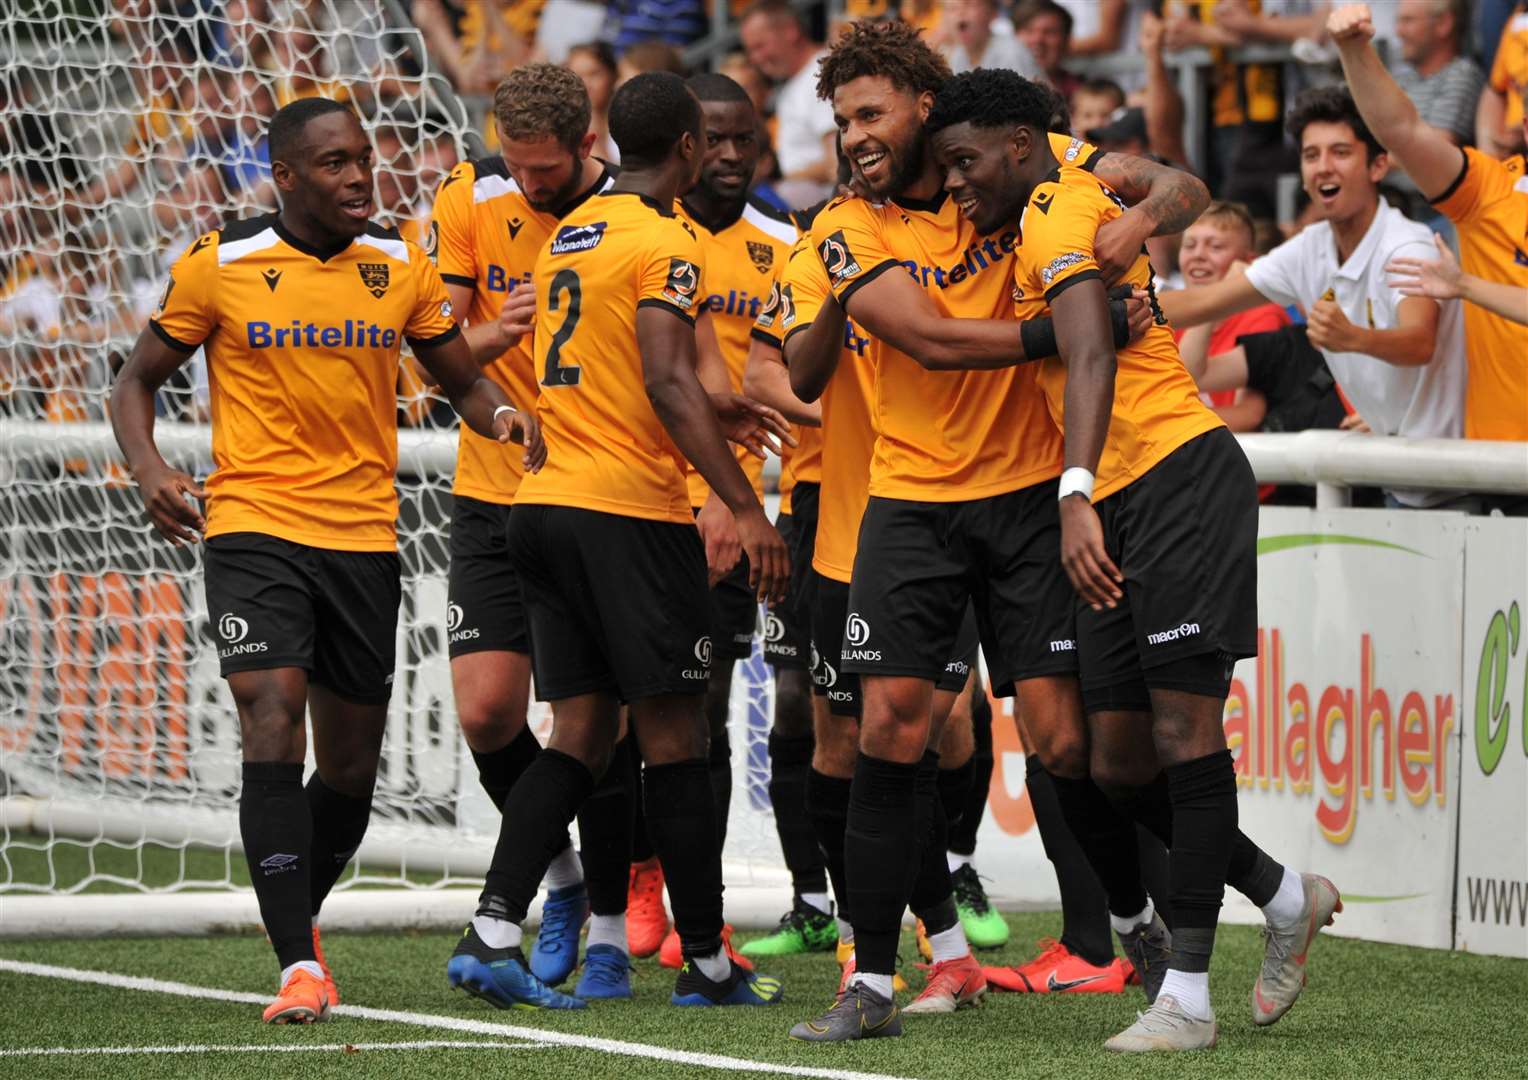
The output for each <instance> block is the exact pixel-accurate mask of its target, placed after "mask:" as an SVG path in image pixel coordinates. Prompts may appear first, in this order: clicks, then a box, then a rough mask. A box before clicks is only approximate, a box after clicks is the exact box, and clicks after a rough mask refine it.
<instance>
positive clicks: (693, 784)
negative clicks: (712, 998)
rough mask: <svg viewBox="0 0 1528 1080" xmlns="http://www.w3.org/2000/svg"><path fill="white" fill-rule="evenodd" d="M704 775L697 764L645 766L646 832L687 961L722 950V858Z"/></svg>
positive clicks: (713, 806) (696, 761)
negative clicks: (664, 885) (665, 887)
mask: <svg viewBox="0 0 1528 1080" xmlns="http://www.w3.org/2000/svg"><path fill="white" fill-rule="evenodd" d="M708 772H709V768H708V766H707V763H706V762H705V761H704V760H702V759H701V758H695V759H693V760H690V761H678V762H675V763H673V764H672V765H649V766H647V776H646V782H645V785H644V786H645V790H644V792H643V797H644V799H646V801H647V828H648V832H649V834H650V835H651V836H652V838H653V847H654V848H655V849H656V850H657V852H658V861H659V862H661V863H662V864H663V878H664V881H665V882H666V883H667V885H668V895H669V904H670V905H671V906H672V907H673V909H674V929H675V930H677V931H678V933H679V940H680V943H681V945H683V947H684V955H685V956H687V957H688V956H708V955H710V954H712V953H714V952H716V950H717V949H719V948H721V934H722V855H721V845H720V844H719V843H718V842H717V837H718V830H717V827H716V804H715V802H714V801H713V798H714V796H713V795H712V791H711V780H710V778H709V776H708V775H707V773H708Z"/></svg>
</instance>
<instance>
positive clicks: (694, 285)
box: [637, 219, 701, 324]
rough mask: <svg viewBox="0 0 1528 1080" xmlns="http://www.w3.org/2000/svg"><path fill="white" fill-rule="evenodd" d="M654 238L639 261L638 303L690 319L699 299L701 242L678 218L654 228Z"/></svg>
mask: <svg viewBox="0 0 1528 1080" xmlns="http://www.w3.org/2000/svg"><path fill="white" fill-rule="evenodd" d="M653 233H654V239H655V242H654V243H653V244H651V245H650V246H649V247H648V249H647V250H646V251H645V252H644V253H643V257H642V259H641V260H640V262H639V264H638V273H639V278H638V283H637V307H639V308H642V307H660V308H663V309H665V310H667V311H672V312H673V313H674V314H675V315H678V316H679V317H680V318H681V319H684V320H685V321H686V322H688V323H692V324H693V323H694V322H695V314H696V305H697V304H698V303H699V302H700V295H701V291H700V274H701V269H700V268H701V263H700V243H699V242H698V241H697V240H696V239H695V235H694V233H692V232H690V230H689V229H688V228H686V227H685V226H684V225H683V224H681V223H680V222H679V221H678V220H677V219H666V220H665V221H664V222H663V226H662V227H661V228H658V229H654V230H653Z"/></svg>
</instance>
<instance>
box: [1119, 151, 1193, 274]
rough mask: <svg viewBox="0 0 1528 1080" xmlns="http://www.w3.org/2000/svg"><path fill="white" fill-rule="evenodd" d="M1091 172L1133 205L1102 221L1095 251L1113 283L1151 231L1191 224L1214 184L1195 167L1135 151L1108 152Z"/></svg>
mask: <svg viewBox="0 0 1528 1080" xmlns="http://www.w3.org/2000/svg"><path fill="white" fill-rule="evenodd" d="M1093 175H1094V176H1096V177H1098V178H1099V179H1100V180H1102V181H1103V182H1104V183H1105V184H1107V185H1109V187H1110V188H1112V189H1113V190H1114V193H1115V194H1116V195H1118V196H1119V197H1120V198H1121V199H1122V200H1123V201H1124V202H1125V203H1126V204H1127V205H1128V206H1129V207H1130V209H1128V210H1126V211H1125V212H1124V213H1123V214H1121V215H1120V216H1119V217H1117V218H1115V219H1114V220H1113V221H1109V222H1106V223H1104V224H1103V225H1102V226H1100V227H1099V230H1098V237H1097V239H1095V240H1094V242H1093V254H1094V257H1095V258H1096V259H1097V260H1098V268H1099V269H1100V270H1101V271H1103V275H1104V282H1105V284H1108V285H1112V284H1114V283H1115V282H1116V281H1118V280H1119V279H1120V278H1121V277H1123V276H1124V274H1125V272H1126V271H1127V270H1129V269H1130V267H1131V266H1132V265H1134V264H1135V260H1136V256H1138V255H1139V254H1140V253H1141V245H1142V244H1144V243H1145V242H1146V238H1147V237H1148V236H1172V235H1174V234H1175V233H1180V232H1182V231H1183V230H1184V229H1186V228H1188V227H1189V226H1190V225H1192V224H1193V223H1194V222H1195V220H1197V219H1198V217H1199V215H1200V214H1202V213H1204V208H1205V207H1207V206H1209V205H1210V189H1209V188H1207V187H1205V186H1204V181H1202V180H1200V179H1199V178H1198V177H1197V176H1194V175H1193V174H1192V173H1187V172H1184V171H1183V170H1182V169H1174V168H1171V167H1170V166H1167V165H1159V164H1157V163H1156V162H1155V161H1151V160H1150V159H1148V158H1143V157H1137V156H1135V155H1134V154H1105V155H1104V156H1103V157H1102V158H1100V159H1099V160H1098V162H1097V164H1096V165H1094V167H1093Z"/></svg>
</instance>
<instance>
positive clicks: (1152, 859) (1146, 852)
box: [1135, 825, 1173, 930]
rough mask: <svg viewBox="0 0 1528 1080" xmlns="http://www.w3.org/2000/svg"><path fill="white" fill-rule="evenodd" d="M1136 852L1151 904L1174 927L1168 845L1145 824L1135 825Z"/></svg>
mask: <svg viewBox="0 0 1528 1080" xmlns="http://www.w3.org/2000/svg"><path fill="white" fill-rule="evenodd" d="M1135 840H1136V848H1135V850H1136V854H1137V855H1138V856H1139V857H1140V860H1141V884H1142V885H1145V886H1146V893H1147V895H1149V896H1150V897H1151V906H1152V908H1153V909H1155V911H1156V913H1157V914H1158V915H1160V916H1161V917H1162V922H1163V923H1164V924H1166V926H1167V928H1168V929H1169V930H1171V929H1172V928H1173V902H1172V895H1173V876H1172V863H1171V860H1170V859H1169V858H1168V854H1167V847H1166V845H1164V844H1163V843H1162V841H1160V840H1158V839H1157V837H1156V835H1155V834H1154V833H1152V831H1151V830H1150V829H1148V828H1146V827H1145V826H1144V825H1137V826H1136V827H1135Z"/></svg>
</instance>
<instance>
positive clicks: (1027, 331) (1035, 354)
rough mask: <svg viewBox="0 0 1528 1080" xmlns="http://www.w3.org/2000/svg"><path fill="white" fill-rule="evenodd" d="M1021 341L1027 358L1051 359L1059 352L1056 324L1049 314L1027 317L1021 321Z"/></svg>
mask: <svg viewBox="0 0 1528 1080" xmlns="http://www.w3.org/2000/svg"><path fill="white" fill-rule="evenodd" d="M1019 342H1020V343H1021V344H1022V345H1023V346H1024V359H1025V360H1049V359H1050V358H1051V357H1053V356H1055V355H1056V353H1057V348H1056V324H1055V323H1054V322H1052V321H1051V317H1050V316H1049V315H1042V316H1040V317H1038V318H1034V319H1025V320H1024V321H1023V322H1021V323H1019Z"/></svg>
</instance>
